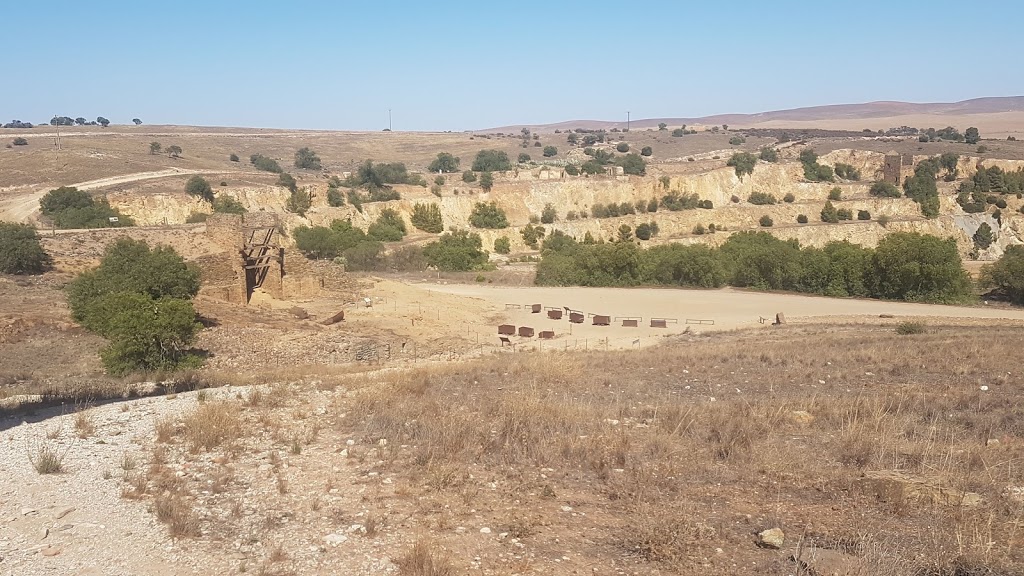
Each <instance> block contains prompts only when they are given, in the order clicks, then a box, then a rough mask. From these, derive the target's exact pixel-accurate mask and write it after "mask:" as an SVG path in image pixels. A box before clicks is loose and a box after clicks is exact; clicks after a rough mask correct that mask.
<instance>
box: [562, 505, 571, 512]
mask: <svg viewBox="0 0 1024 576" xmlns="http://www.w3.org/2000/svg"><path fill="white" fill-rule="evenodd" d="M562 512H572V506H562Z"/></svg>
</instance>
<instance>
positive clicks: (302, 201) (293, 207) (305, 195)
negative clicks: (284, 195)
mask: <svg viewBox="0 0 1024 576" xmlns="http://www.w3.org/2000/svg"><path fill="white" fill-rule="evenodd" d="M312 205H313V198H312V197H310V194H309V191H308V190H306V189H305V188H303V189H301V190H300V189H298V188H293V189H292V191H291V194H289V196H288V201H287V202H286V203H285V208H286V209H287V210H288V211H289V212H292V213H294V214H298V215H299V216H302V217H305V216H306V211H307V210H309V209H310V207H311V206H312Z"/></svg>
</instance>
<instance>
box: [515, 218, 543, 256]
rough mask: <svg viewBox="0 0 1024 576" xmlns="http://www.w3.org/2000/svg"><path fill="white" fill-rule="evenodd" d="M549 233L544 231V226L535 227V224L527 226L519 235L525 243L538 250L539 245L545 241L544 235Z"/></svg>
mask: <svg viewBox="0 0 1024 576" xmlns="http://www.w3.org/2000/svg"><path fill="white" fill-rule="evenodd" d="M546 232H547V231H546V230H544V227H543V226H534V225H533V224H527V225H526V226H525V227H524V228H523V229H522V230H520V231H519V235H520V236H522V237H523V243H524V244H526V245H527V246H529V247H530V248H533V249H534V250H536V249H537V243H538V242H540V241H541V240H543V239H544V234H545V233H546Z"/></svg>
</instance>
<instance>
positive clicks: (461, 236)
mask: <svg viewBox="0 0 1024 576" xmlns="http://www.w3.org/2000/svg"><path fill="white" fill-rule="evenodd" d="M482 247H483V241H482V240H481V239H480V235H479V234H471V233H469V232H467V231H465V230H455V231H453V232H446V233H445V234H443V235H442V236H441V238H440V239H438V240H437V241H436V242H431V243H430V244H427V245H426V246H425V247H424V248H423V254H424V255H425V256H426V257H427V262H429V264H430V265H431V266H433V267H435V268H437V269H438V270H444V271H462V272H465V271H469V270H475V269H478V268H481V267H483V266H484V265H485V264H486V263H487V253H486V252H484V251H483V249H482Z"/></svg>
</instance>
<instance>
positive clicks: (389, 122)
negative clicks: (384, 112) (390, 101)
mask: <svg viewBox="0 0 1024 576" xmlns="http://www.w3.org/2000/svg"><path fill="white" fill-rule="evenodd" d="M388 132H391V108H388Z"/></svg>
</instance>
